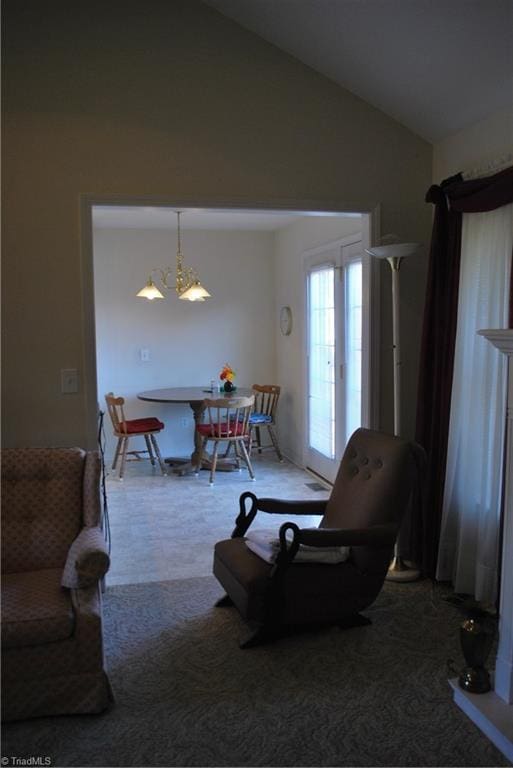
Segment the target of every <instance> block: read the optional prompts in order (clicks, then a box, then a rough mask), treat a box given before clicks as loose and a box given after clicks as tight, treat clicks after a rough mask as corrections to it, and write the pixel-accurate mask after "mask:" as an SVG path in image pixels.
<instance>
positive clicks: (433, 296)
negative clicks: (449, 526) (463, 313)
mask: <svg viewBox="0 0 513 768" xmlns="http://www.w3.org/2000/svg"><path fill="white" fill-rule="evenodd" d="M426 202H428V203H433V204H434V206H435V215H434V220H433V232H432V238H431V248H430V254H429V267H428V278H427V288H426V303H425V309H424V324H423V332H422V345H421V353H420V371H419V386H418V395H417V425H416V440H417V442H419V443H420V444H421V445H422V446H423V447H424V448H425V449H426V453H427V456H428V467H427V498H426V503H425V505H424V509H425V512H424V513H423V519H422V520H419V521H418V522H419V527H418V529H417V530H415V531H414V533H413V540H412V545H411V549H412V555H413V557H414V558H415V559H416V560H417V562H419V563H420V564H421V566H422V570H423V572H424V573H425V574H426V575H428V576H430V577H432V578H434V576H435V572H436V562H437V557H438V544H439V540H440V525H441V520H442V505H443V496H444V485H445V468H446V462H447V442H448V437H449V419H450V410H451V390H452V378H453V368H454V349H455V343H456V326H457V312H458V289H459V277H460V255H461V224H462V214H463V213H477V212H480V211H492V210H495V209H496V208H501V207H502V206H503V205H508V204H509V203H512V202H513V167H510V168H506V169H505V170H503V171H500V172H499V173H496V174H494V175H493V176H487V177H485V178H482V179H470V180H468V181H464V180H463V177H462V175H461V174H458V175H456V176H452V177H451V178H449V179H446V180H445V181H443V182H442V183H441V184H440V185H436V184H435V185H433V186H432V187H430V189H429V190H428V192H427V195H426ZM512 271H513V270H512ZM510 316H511V319H512V320H513V276H512V282H511V291H510Z"/></svg>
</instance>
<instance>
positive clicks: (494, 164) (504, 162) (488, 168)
mask: <svg viewBox="0 0 513 768" xmlns="http://www.w3.org/2000/svg"><path fill="white" fill-rule="evenodd" d="M510 165H513V154H511V152H510V153H508V154H507V155H502V157H498V158H497V159H496V160H492V161H491V162H490V163H488V165H484V166H482V167H481V168H472V169H470V170H468V171H463V174H462V175H463V178H464V179H465V181H467V180H468V179H479V178H480V177H481V176H491V175H492V174H494V173H498V172H499V171H503V170H504V169H505V168H508V166H510Z"/></svg>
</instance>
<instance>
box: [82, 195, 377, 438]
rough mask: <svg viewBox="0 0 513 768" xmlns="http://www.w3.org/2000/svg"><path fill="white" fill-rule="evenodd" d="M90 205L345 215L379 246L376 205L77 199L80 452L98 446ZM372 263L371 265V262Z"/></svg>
mask: <svg viewBox="0 0 513 768" xmlns="http://www.w3.org/2000/svg"><path fill="white" fill-rule="evenodd" d="M95 205H113V206H115V205H125V206H128V205H132V206H152V207H167V208H175V209H177V208H180V209H182V208H184V209H185V208H206V209H209V210H218V211H219V212H222V211H225V210H241V211H244V210H246V211H255V212H257V211H283V212H286V211H291V212H295V213H301V212H304V213H307V212H309V213H314V214H315V213H318V214H323V213H324V214H326V213H328V214H329V213H335V214H337V213H340V214H343V213H346V214H351V213H353V214H359V215H360V216H361V222H362V246H363V248H364V249H365V248H370V246H371V245H374V244H376V243H379V238H380V219H381V206H380V203H375V204H373V205H371V206H370V207H369V208H362V207H361V205H355V204H351V203H349V202H346V203H341V202H340V201H333V200H331V201H330V200H324V201H320V200H310V199H298V198H295V199H276V200H273V199H269V200H265V201H263V200H262V199H260V200H255V199H254V198H237V199H233V198H230V199H227V198H222V197H214V196H212V197H208V198H204V197H203V198H200V197H197V196H189V197H187V196H180V197H171V196H170V197H164V196H156V195H119V194H114V195H112V194H96V195H94V194H93V195H91V194H83V195H81V196H80V198H79V218H80V283H81V287H82V291H81V299H82V301H81V304H82V306H81V316H82V345H81V348H82V360H81V365H82V371H83V376H82V377H81V382H82V388H83V397H84V404H85V412H84V420H85V425H84V426H85V433H86V435H87V437H86V440H85V443H86V445H85V448H86V449H87V450H95V449H96V447H97V444H98V416H99V411H100V410H101V409H102V408H101V406H100V404H99V399H98V396H99V393H98V386H97V371H96V332H95V296H94V258H93V220H92V211H93V207H94V206H95ZM373 261H376V262H377V259H376V260H373ZM378 266H379V265H378V264H372V270H371V283H372V287H371V288H370V292H371V293H372V303H371V308H372V317H371V335H370V338H371V366H370V373H369V375H370V379H369V380H370V382H371V386H370V390H371V393H372V395H371V403H370V424H371V426H377V425H378V423H379V402H380V392H379V271H378Z"/></svg>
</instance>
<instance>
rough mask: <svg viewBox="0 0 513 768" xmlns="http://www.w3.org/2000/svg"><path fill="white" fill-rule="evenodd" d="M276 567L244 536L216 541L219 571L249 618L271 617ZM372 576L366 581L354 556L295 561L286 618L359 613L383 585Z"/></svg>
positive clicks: (326, 618) (321, 618) (287, 584)
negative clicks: (268, 608) (338, 560)
mask: <svg viewBox="0 0 513 768" xmlns="http://www.w3.org/2000/svg"><path fill="white" fill-rule="evenodd" d="M271 570H272V565H269V563H266V562H265V561H264V560H263V559H262V558H261V557H258V555H256V554H254V552H251V550H249V549H248V547H247V546H246V541H245V539H243V538H235V539H224V540H223V541H219V542H217V544H216V545H215V554H214V575H215V576H216V578H217V579H218V581H219V582H220V583H221V584H222V586H223V588H224V589H225V590H226V592H227V593H228V594H229V595H230V597H231V598H232V600H233V602H234V603H235V605H236V606H237V608H238V610H239V611H240V613H241V615H242V616H243V618H245V619H246V620H254V621H264V620H265V618H266V616H265V610H266V598H267V594H268V589H269V586H270V576H271ZM366 581H367V583H366V584H364V585H362V574H361V573H360V572H359V571H358V569H357V568H356V567H355V565H354V563H353V562H352V561H351V559H349V560H346V561H345V562H343V563H339V564H338V565H332V564H325V563H296V564H293V565H292V566H291V567H290V568H289V571H288V573H287V574H286V576H285V579H284V583H283V592H282V594H283V598H284V600H283V606H282V614H281V617H280V618H281V621H282V622H283V623H284V624H287V623H290V624H302V623H307V622H311V621H318V622H323V621H330V620H334V619H335V620H336V619H337V618H339V617H340V616H341V615H343V614H344V613H356V612H358V611H359V610H361V609H362V607H364V606H365V605H367V604H368V603H369V601H370V599H371V598H372V596H373V595H375V594H377V592H379V588H380V586H381V582H380V581H379V580H376V579H375V578H374V577H373V576H372V575H371V574H369V576H368V578H367V579H366Z"/></svg>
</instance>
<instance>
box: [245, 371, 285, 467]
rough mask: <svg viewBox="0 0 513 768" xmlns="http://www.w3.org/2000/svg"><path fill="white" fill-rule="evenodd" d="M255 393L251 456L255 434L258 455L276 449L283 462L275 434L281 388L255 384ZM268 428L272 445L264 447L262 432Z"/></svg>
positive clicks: (250, 441) (251, 427) (250, 442)
mask: <svg viewBox="0 0 513 768" xmlns="http://www.w3.org/2000/svg"><path fill="white" fill-rule="evenodd" d="M252 389H253V392H254V394H255V406H254V409H253V413H252V414H251V416H250V418H249V428H250V429H249V431H250V439H249V454H250V455H251V448H252V443H253V432H255V434H256V442H257V446H258V453H262V451H263V450H264V449H266V448H274V450H275V451H276V454H277V456H278V459H279V460H280V461H283V456H282V455H281V451H280V446H279V444H278V438H277V437H276V432H275V429H274V428H275V423H276V422H275V417H276V408H277V406H278V398H279V397H280V392H281V387H278V386H277V385H276V384H253V387H252ZM263 427H266V428H267V430H268V432H269V437H270V438H271V445H262V439H261V434H260V430H261V429H262V428H263Z"/></svg>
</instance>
